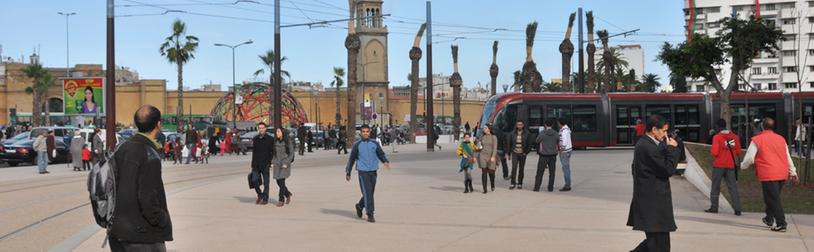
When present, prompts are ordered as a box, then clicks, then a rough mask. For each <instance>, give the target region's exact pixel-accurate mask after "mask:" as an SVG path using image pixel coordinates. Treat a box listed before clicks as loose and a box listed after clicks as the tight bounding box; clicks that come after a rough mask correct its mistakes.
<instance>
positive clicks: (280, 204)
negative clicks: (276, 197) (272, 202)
mask: <svg viewBox="0 0 814 252" xmlns="http://www.w3.org/2000/svg"><path fill="white" fill-rule="evenodd" d="M283 206H285V202H282V201H277V207H283Z"/></svg>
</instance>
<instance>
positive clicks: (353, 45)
mask: <svg viewBox="0 0 814 252" xmlns="http://www.w3.org/2000/svg"><path fill="white" fill-rule="evenodd" d="M355 10H356V0H348V13H349V17H348V36H347V37H346V38H345V49H348V91H347V92H348V114H347V115H348V125H347V127H346V129H345V131H346V134H347V136H348V138H349V139H350V138H352V137H354V136H356V108H358V107H359V106H358V104H356V78H358V76H357V71H356V70H357V62H358V61H359V58H358V57H359V48H361V47H362V40H360V39H359V35H357V34H356V27H355V25H354V22H353V21H354V14H355Z"/></svg>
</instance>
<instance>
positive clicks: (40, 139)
mask: <svg viewBox="0 0 814 252" xmlns="http://www.w3.org/2000/svg"><path fill="white" fill-rule="evenodd" d="M47 136H48V132H42V134H40V135H39V136H37V139H35V140H34V146H32V147H34V151H36V152H37V168H38V169H39V172H40V174H48V173H50V172H48V143H47V141H46V138H48V137H47Z"/></svg>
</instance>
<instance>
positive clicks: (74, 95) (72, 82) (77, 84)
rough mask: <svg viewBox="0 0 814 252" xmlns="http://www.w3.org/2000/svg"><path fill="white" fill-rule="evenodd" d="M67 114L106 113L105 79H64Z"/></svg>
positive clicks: (64, 99) (63, 86)
mask: <svg viewBox="0 0 814 252" xmlns="http://www.w3.org/2000/svg"><path fill="white" fill-rule="evenodd" d="M62 90H63V95H62V96H63V103H62V104H64V105H65V110H63V111H65V114H66V115H72V114H89V115H95V114H102V113H104V110H103V107H104V104H105V102H104V97H102V95H103V94H104V79H103V78H101V77H91V78H71V79H62Z"/></svg>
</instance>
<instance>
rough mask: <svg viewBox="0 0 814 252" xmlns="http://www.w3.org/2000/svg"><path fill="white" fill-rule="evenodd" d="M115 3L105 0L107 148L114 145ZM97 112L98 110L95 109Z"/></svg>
mask: <svg viewBox="0 0 814 252" xmlns="http://www.w3.org/2000/svg"><path fill="white" fill-rule="evenodd" d="M114 9H115V3H114V1H113V0H107V17H106V20H107V35H106V37H107V38H106V40H107V63H106V66H105V67H106V68H107V69H105V70H106V71H105V107H104V110H105V129H106V130H107V131H106V132H105V133H106V134H105V137H106V139H105V140H106V141H105V142H106V144H107V150H108V151H113V149H114V148H115V147H116V50H115V47H116V36H115V34H116V33H115V31H116V29H115V27H114V25H115V24H116V22H115V15H114ZM96 111H97V113H99V112H98V111H99V110H96Z"/></svg>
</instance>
